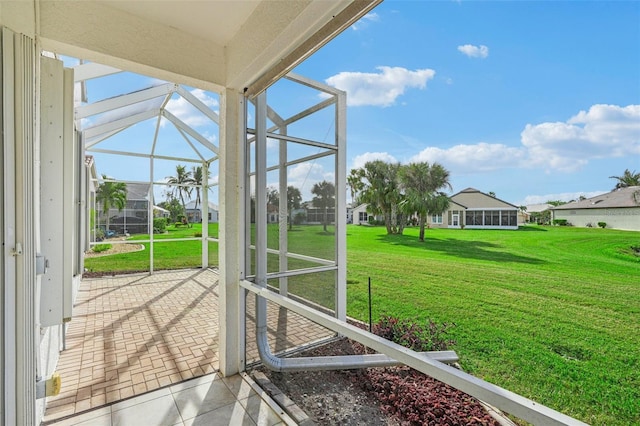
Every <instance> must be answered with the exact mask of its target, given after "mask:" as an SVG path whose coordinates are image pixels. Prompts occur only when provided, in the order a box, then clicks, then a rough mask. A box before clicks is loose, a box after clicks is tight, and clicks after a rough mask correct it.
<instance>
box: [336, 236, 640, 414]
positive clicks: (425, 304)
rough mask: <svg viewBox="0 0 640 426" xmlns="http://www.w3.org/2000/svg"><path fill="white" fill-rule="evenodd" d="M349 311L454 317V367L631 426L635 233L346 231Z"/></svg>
mask: <svg viewBox="0 0 640 426" xmlns="http://www.w3.org/2000/svg"><path fill="white" fill-rule="evenodd" d="M348 232H349V237H348V239H347V241H348V246H349V247H348V257H349V258H348V278H349V284H348V293H347V294H348V310H349V312H348V313H349V315H350V316H353V317H357V318H359V319H362V320H365V319H367V318H368V311H367V309H368V308H367V280H368V278H369V277H371V279H372V287H373V317H374V321H375V319H376V318H379V317H380V316H381V315H383V314H388V315H396V316H399V317H402V318H412V319H415V320H417V321H426V319H427V318H431V319H434V320H436V321H438V322H454V323H456V324H457V327H455V328H454V329H453V330H452V334H453V336H454V338H455V339H457V342H458V343H457V346H456V347H455V349H456V351H457V352H458V354H459V355H460V357H461V364H462V366H463V368H464V369H465V370H467V371H469V372H470V373H472V374H474V375H476V376H478V377H481V378H484V379H486V380H488V381H490V382H493V383H496V384H498V385H500V386H503V387H505V388H507V389H510V390H512V391H514V392H517V393H520V394H522V395H524V396H526V397H529V398H532V399H534V400H536V401H538V402H541V403H543V404H545V405H549V406H551V407H553V408H555V409H557V410H559V411H562V412H564V413H566V414H568V415H571V416H575V417H577V418H579V419H581V420H583V421H585V422H587V423H591V424H607V425H611V424H619V425H628V424H638V423H640V404H639V403H638V402H639V401H640V373H639V370H640V351H639V348H640V258H638V257H637V256H634V255H632V254H630V253H629V247H630V246H632V245H637V244H638V243H639V242H640V233H638V232H624V231H613V230H602V229H579V228H560V227H550V228H542V227H530V228H524V229H522V230H519V231H488V230H487V231H482V230H468V229H465V230H448V229H430V230H427V235H426V237H427V238H426V241H425V242H424V243H420V242H418V241H417V230H415V229H409V230H408V231H407V232H406V235H404V236H387V235H385V230H384V229H382V228H368V227H358V226H353V227H350V228H349V230H348Z"/></svg>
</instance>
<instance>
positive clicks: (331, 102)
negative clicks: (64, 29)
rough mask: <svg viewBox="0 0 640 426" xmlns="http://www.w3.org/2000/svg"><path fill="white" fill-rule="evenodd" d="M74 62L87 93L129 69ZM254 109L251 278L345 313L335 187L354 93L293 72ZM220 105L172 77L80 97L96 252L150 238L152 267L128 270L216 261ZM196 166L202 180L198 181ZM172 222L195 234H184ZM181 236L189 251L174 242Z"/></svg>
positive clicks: (78, 116) (341, 198)
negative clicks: (261, 256) (177, 210)
mask: <svg viewBox="0 0 640 426" xmlns="http://www.w3.org/2000/svg"><path fill="white" fill-rule="evenodd" d="M74 71H75V75H76V82H77V83H78V86H77V88H78V90H80V91H81V92H82V93H85V94H86V93H87V92H89V94H91V91H92V90H91V86H90V85H91V84H100V82H99V81H100V80H101V79H102V80H104V79H108V78H110V76H113V75H115V74H117V73H118V72H119V70H116V69H113V68H111V67H105V66H102V65H98V64H94V63H89V64H81V65H78V66H76V67H75V69H74ZM85 76H89V77H91V80H93V79H95V81H91V80H89V79H88V78H87V77H85ZM102 84H105V83H102ZM292 94H294V96H293V97H292ZM245 106H246V108H247V112H246V116H247V117H248V119H247V132H246V133H247V138H246V146H245V147H244V149H246V153H247V155H246V158H247V161H246V164H244V165H243V166H244V169H245V172H244V174H245V176H246V179H245V182H244V185H245V187H246V188H247V189H248V190H247V191H246V200H245V203H244V205H245V209H246V210H245V212H246V214H244V215H243V216H244V220H245V226H244V229H245V230H246V235H245V241H246V248H247V252H246V257H245V258H246V277H247V278H248V279H251V280H254V279H255V277H256V276H257V275H258V274H259V272H261V273H262V276H263V277H265V279H266V280H267V285H268V286H269V287H270V288H273V289H276V290H277V291H278V292H280V293H281V294H284V295H286V294H291V295H293V296H297V297H299V298H300V300H304V301H305V302H307V303H310V304H313V305H315V306H317V307H321V308H323V309H325V310H327V311H331V312H334V313H339V312H342V314H341V316H342V317H344V316H345V315H346V308H345V303H344V299H345V297H346V294H345V291H344V290H342V291H339V289H338V286H337V283H338V282H339V280H340V279H342V280H346V278H345V273H344V272H343V269H344V267H339V265H344V259H345V242H344V238H340V237H339V236H340V235H343V234H344V232H339V230H340V229H344V227H345V226H346V213H345V214H336V212H346V206H345V191H338V190H336V188H345V187H346V184H345V176H344V173H345V172H344V171H345V160H344V144H345V141H346V127H345V111H346V100H345V94H344V93H343V92H340V91H339V90H336V89H334V88H332V87H329V86H326V85H324V84H321V83H319V82H315V81H312V80H309V79H307V78H304V77H302V76H299V75H295V74H288V75H287V76H286V77H285V78H283V79H282V80H280V81H278V82H277V83H276V84H274V85H273V86H272V87H270V88H269V89H268V90H267V91H265V93H264V94H262V95H260V96H258V97H257V98H256V99H255V100H253V101H250V102H247V103H246V105H245ZM217 107H218V100H217V96H216V95H213V94H211V93H207V92H204V91H202V90H199V89H191V88H188V87H185V86H181V85H178V84H174V83H166V82H162V83H159V84H156V85H155V86H152V87H148V88H144V89H140V90H137V91H134V92H130V93H126V94H122V95H118V96H113V97H110V98H107V99H100V100H97V101H94V102H91V103H84V104H81V105H79V106H76V108H75V120H76V127H77V128H78V129H79V135H80V140H81V141H82V144H83V146H84V150H85V161H86V162H87V164H88V165H89V166H90V169H91V170H92V172H91V173H90V174H89V182H88V184H87V187H88V188H90V189H89V191H88V192H89V196H88V199H89V203H88V204H87V212H86V214H87V217H90V218H91V220H90V221H88V222H87V225H88V229H87V230H86V235H87V237H88V241H87V247H86V248H87V249H89V250H90V249H91V248H92V247H95V246H96V245H99V244H104V243H109V244H112V245H119V244H131V241H134V242H135V243H136V244H142V245H143V246H144V247H145V253H146V255H147V259H146V261H145V265H144V266H142V264H141V262H140V261H135V260H132V264H131V267H130V268H128V270H146V271H148V272H153V271H154V270H156V269H158V268H160V269H167V267H169V268H170V267H171V265H176V266H174V268H181V267H202V268H207V267H215V266H218V235H217V224H214V225H213V226H210V223H209V218H211V217H212V212H210V211H209V208H210V207H211V206H216V205H217V204H218V199H217V198H218V191H217V181H218V173H219V167H218V159H219V149H218V146H217V140H218V139H219V128H218V123H219V116H218V111H217ZM103 169H105V170H108V173H102V172H101V171H102V170H103ZM176 170H183V171H184V172H185V173H187V174H188V177H187V178H184V177H182V178H181V177H180V176H178V174H176V173H175V172H176ZM196 170H198V174H199V175H200V176H201V178H200V179H195V178H194V177H195V175H196ZM172 173H173V174H172ZM203 177H206V178H203ZM117 187H119V188H121V190H122V191H123V193H125V194H126V200H125V202H124V203H123V204H122V205H119V206H118V205H116V204H117V203H116V202H115V201H114V200H113V199H109V198H108V197H109V194H111V193H112V192H113V191H114V190H113V188H117ZM314 188H315V193H314ZM320 189H321V190H322V191H321V192H320ZM101 192H102V194H101ZM105 194H106V195H105ZM167 199H168V200H173V202H174V203H178V204H179V205H180V204H182V203H184V205H187V206H189V205H190V209H188V211H189V212H191V215H189V216H187V217H186V218H185V219H187V220H186V222H185V223H182V222H181V221H180V217H178V218H175V217H172V216H170V212H169V211H168V210H167V209H165V208H163V207H160V206H158V204H161V205H163V206H167ZM194 201H195V202H194ZM189 202H190V203H189ZM105 205H106V207H105ZM183 210H184V208H183ZM193 210H197V213H198V214H193ZM214 213H216V216H217V212H214ZM238 213H239V214H241V213H242V212H238ZM185 216H186V215H185ZM189 217H191V218H193V217H197V218H200V223H199V224H200V227H198V228H197V232H196V231H195V230H194V231H193V232H189V231H188V230H189V227H190V226H192V225H193V220H190V219H189ZM158 218H160V219H166V221H167V222H168V225H169V226H168V229H169V230H167V229H165V228H164V227H162V229H159V227H158V226H157V222H156V219H158ZM183 220H184V219H183ZM176 222H177V223H176ZM294 222H295V226H294ZM174 228H175V230H182V231H186V233H187V234H188V235H187V236H185V235H184V234H185V232H181V233H180V235H181V236H180V237H178V238H176V237H174V236H173V235H172V234H174V232H173V231H174ZM325 228H326V230H325ZM210 229H211V230H212V232H211V233H210V232H209V230H210ZM309 234H313V238H311V239H310V238H309ZM118 237H126V238H118ZM176 243H178V244H179V245H180V249H179V250H178V249H173V250H172V249H171V248H170V247H171V245H172V244H176ZM167 246H168V247H169V248H168V249H167ZM147 247H148V249H147ZM256 247H260V248H262V249H264V250H266V252H267V253H268V255H267V258H266V264H265V265H262V264H261V260H257V258H256V256H255V251H256ZM185 248H186V250H187V251H186V252H185V251H184V250H185ZM178 253H179V254H178ZM166 256H172V257H183V259H179V260H176V261H172V260H171V259H164V257H166ZM137 257H140V256H137ZM159 257H162V260H160V261H159V260H158V259H159ZM185 258H186V259H185ZM158 265H160V266H158ZM265 268H266V269H265ZM261 269H264V270H261ZM341 271H342V272H341Z"/></svg>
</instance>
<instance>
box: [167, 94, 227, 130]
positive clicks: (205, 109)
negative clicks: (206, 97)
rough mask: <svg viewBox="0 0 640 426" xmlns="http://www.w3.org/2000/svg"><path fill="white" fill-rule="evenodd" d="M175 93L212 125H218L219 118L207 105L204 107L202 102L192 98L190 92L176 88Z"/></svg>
mask: <svg viewBox="0 0 640 426" xmlns="http://www.w3.org/2000/svg"><path fill="white" fill-rule="evenodd" d="M177 93H178V94H179V95H180V96H182V97H183V98H185V99H186V100H187V101H188V102H189V103H191V105H193V106H194V107H196V108H198V109H199V110H200V112H202V113H203V114H204V115H206V116H207V117H209V118H210V119H211V120H212V121H213V122H214V123H216V124H220V116H219V115H218V114H217V113H216V112H215V111H213V110H212V109H211V108H209V107H208V106H207V105H205V104H204V102H202V101H201V100H200V99H198V98H196V97H195V96H193V94H191V92H189V91H188V90H186V89H185V88H184V87H182V86H178V89H177Z"/></svg>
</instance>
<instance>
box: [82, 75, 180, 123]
mask: <svg viewBox="0 0 640 426" xmlns="http://www.w3.org/2000/svg"><path fill="white" fill-rule="evenodd" d="M177 87H178V86H177V85H176V84H174V83H166V84H162V85H160V86H155V87H150V88H148V89H144V90H140V91H138V92H133V93H128V94H126V95H121V96H116V97H113V98H109V99H105V100H103V101H98V102H94V103H92V104H89V105H83V106H79V107H77V108H76V119H79V118H85V117H90V116H92V115H96V114H102V113H104V112H107V111H111V110H115V109H118V108H122V107H125V106H128V105H133V104H136V103H140V102H144V101H148V100H150V99H155V98H159V97H160V96H167V95H170V94H172V93H173V92H174V91H175V90H176V89H177Z"/></svg>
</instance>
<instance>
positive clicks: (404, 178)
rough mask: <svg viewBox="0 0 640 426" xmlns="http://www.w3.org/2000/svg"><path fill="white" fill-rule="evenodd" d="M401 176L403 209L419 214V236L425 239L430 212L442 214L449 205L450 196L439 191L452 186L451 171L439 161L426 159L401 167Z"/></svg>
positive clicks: (408, 212)
mask: <svg viewBox="0 0 640 426" xmlns="http://www.w3.org/2000/svg"><path fill="white" fill-rule="evenodd" d="M399 176H400V182H401V183H402V186H403V189H404V193H405V198H404V200H403V201H402V207H403V210H404V211H405V213H407V214H412V213H417V214H418V224H419V226H420V234H419V237H418V238H419V240H420V241H424V228H425V225H426V222H427V216H428V214H429V213H431V214H442V213H444V211H446V209H447V208H448V207H449V197H447V196H446V195H445V194H443V193H441V192H438V190H439V189H441V188H444V187H448V188H451V184H450V183H449V172H448V171H447V170H446V169H445V168H444V167H442V166H441V165H440V164H438V163H433V164H432V165H430V164H429V163H428V162H426V161H425V162H422V163H411V164H408V165H406V166H403V167H401V168H400V175H399Z"/></svg>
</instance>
